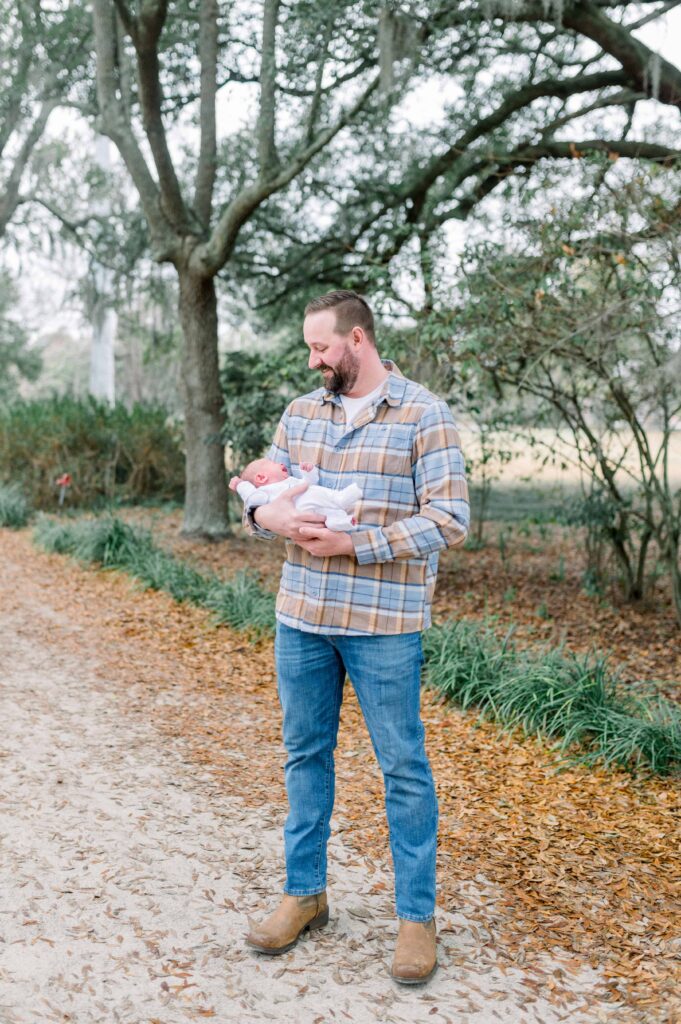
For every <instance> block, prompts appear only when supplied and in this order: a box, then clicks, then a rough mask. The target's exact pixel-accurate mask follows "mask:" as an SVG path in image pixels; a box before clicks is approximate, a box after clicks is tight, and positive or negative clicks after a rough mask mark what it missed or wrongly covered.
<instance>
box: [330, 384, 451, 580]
mask: <svg viewBox="0 0 681 1024" xmlns="http://www.w3.org/2000/svg"><path fill="white" fill-rule="evenodd" d="M412 467H413V475H414V487H415V490H416V498H417V501H418V504H419V512H418V514H417V515H415V516H409V517H407V518H406V519H399V520H398V521H397V522H395V523H391V524H390V525H389V526H374V527H369V528H368V529H366V530H357V531H355V532H353V533H351V534H349V536H350V539H351V540H352V543H353V546H354V550H355V557H356V559H357V561H358V562H359V563H360V564H365V563H368V562H391V561H393V560H395V559H398V558H424V557H426V556H427V555H429V554H430V553H431V552H432V551H438V550H440V549H442V548H448V547H454V546H455V545H457V544H463V542H464V541H465V539H466V537H467V535H468V526H469V522H470V508H469V504H468V486H467V484H466V469H465V463H464V459H463V454H462V452H461V440H460V438H459V432H458V430H457V429H456V424H455V423H454V419H453V417H452V414H451V412H450V410H449V407H448V406H447V404H446V403H445V402H442V401H440V402H436V403H433V405H430V406H428V408H427V409H426V410H425V411H424V412H423V414H422V416H421V419H420V420H419V422H418V424H417V427H416V435H415V438H414V446H413V450H412Z"/></svg>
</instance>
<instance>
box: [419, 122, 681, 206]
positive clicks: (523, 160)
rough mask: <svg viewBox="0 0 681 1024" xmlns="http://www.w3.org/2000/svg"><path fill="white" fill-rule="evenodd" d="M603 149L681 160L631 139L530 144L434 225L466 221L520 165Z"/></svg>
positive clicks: (678, 153) (502, 160)
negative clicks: (473, 210) (480, 203)
mask: <svg viewBox="0 0 681 1024" xmlns="http://www.w3.org/2000/svg"><path fill="white" fill-rule="evenodd" d="M590 152H591V153H593V152H601V153H608V154H613V156H614V157H615V158H616V157H620V156H624V157H631V158H632V159H637V160H652V161H654V162H655V163H661V164H666V165H672V164H676V163H678V162H679V161H681V150H677V149H669V148H668V147H667V146H661V145H658V144H657V143H654V142H628V141H623V140H622V139H618V140H613V141H607V140H605V139H587V140H585V141H583V142H544V143H542V144H541V145H539V146H527V147H523V148H522V149H519V150H517V151H516V152H515V153H513V154H512V155H510V156H508V157H503V156H500V157H498V158H497V160H498V167H497V169H496V170H495V171H493V172H492V173H491V174H488V175H487V177H485V178H484V179H483V181H481V182H480V183H479V184H478V185H477V186H476V188H475V189H474V191H473V192H472V194H471V195H470V196H468V197H467V198H466V199H463V200H462V201H461V202H460V203H459V204H458V205H457V206H456V207H455V208H454V209H451V210H449V211H448V212H447V213H444V214H441V215H440V216H436V217H434V218H433V223H434V224H443V223H444V222H445V221H446V220H451V219H457V220H465V219H466V218H467V217H468V215H469V213H470V211H471V210H472V209H473V207H475V206H477V205H478V203H479V202H480V201H481V200H482V199H484V198H485V196H488V195H489V194H490V192H492V191H493V190H494V189H495V188H496V187H497V185H500V184H501V183H502V181H505V180H506V178H508V177H509V175H510V174H513V173H514V172H515V171H516V170H517V169H518V168H519V167H524V168H527V167H531V166H532V165H533V164H535V163H537V162H538V161H539V160H546V159H554V160H566V159H567V160H574V159H578V158H579V157H581V156H582V155H583V154H584V153H590Z"/></svg>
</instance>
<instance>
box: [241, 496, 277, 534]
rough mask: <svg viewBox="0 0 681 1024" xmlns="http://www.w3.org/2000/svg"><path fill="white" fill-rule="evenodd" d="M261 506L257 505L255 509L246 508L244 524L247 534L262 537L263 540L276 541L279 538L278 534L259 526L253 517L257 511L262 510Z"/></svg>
mask: <svg viewBox="0 0 681 1024" xmlns="http://www.w3.org/2000/svg"><path fill="white" fill-rule="evenodd" d="M261 507H262V506H261V505H256V506H255V508H245V509H244V515H243V520H242V524H243V527H244V529H245V530H246V533H249V534H250V535H251V537H261V538H262V539H263V540H274V538H275V537H276V536H277V534H276V533H272V531H271V530H265V529H263V527H262V526H258V524H257V523H256V521H255V519H254V518H253V515H254V513H255V511H256V509H258V508H261Z"/></svg>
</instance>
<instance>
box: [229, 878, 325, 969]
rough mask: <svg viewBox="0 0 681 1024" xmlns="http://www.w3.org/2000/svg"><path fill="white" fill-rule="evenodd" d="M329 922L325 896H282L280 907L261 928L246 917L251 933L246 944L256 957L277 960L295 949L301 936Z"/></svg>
mask: <svg viewBox="0 0 681 1024" xmlns="http://www.w3.org/2000/svg"><path fill="white" fill-rule="evenodd" d="M328 920H329V905H328V903H327V901H326V893H325V892H318V893H316V894H315V895H314V896H289V895H288V894H285V895H284V896H283V898H282V901H281V903H280V904H279V906H278V907H277V909H276V910H275V911H274V913H273V914H270V916H269V917H267V918H265V920H264V921H263V922H262V924H258V923H257V922H256V921H253V920H252V918H250V917H249V919H248V923H249V925H250V929H251V930H250V931H249V933H248V935H247V936H246V944H247V945H248V946H250V947H251V948H252V949H257V950H258V952H259V953H269V954H270V955H272V956H276V955H278V954H279V953H285V952H286V950H287V949H291V947H292V946H295V944H296V942H297V941H298V939H299V937H300V935H301V934H302V933H303V932H304V931H305V929H306V928H309V929H310V931H312V930H313V929H314V928H322V927H323V926H324V925H325V924H327V922H328Z"/></svg>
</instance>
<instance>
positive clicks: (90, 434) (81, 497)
mask: <svg viewBox="0 0 681 1024" xmlns="http://www.w3.org/2000/svg"><path fill="white" fill-rule="evenodd" d="M65 472H67V473H69V474H70V476H71V478H72V481H73V483H72V485H71V486H70V488H69V491H68V494H67V498H66V502H67V505H68V506H69V507H83V506H86V507H88V506H90V507H91V506H95V507H96V506H97V505H100V506H101V505H102V504H106V503H111V502H114V501H118V502H134V501H144V500H148V499H151V498H154V499H160V500H164V499H174V500H180V499H181V498H182V494H183V486H184V456H183V454H182V449H181V447H180V440H179V437H178V434H177V431H176V429H175V428H174V427H172V426H169V424H168V422H167V417H166V414H165V412H164V410H163V409H162V408H160V407H159V406H143V405H136V406H134V407H133V409H132V410H127V409H125V408H124V407H123V406H116V407H115V408H113V409H112V408H110V407H109V406H107V405H105V404H103V403H100V402H97V401H96V400H95V399H93V398H88V399H85V400H76V399H74V398H68V397H62V398H57V397H55V398H51V399H41V400H35V401H19V402H15V403H13V404H12V405H11V406H9V407H7V408H6V409H4V410H2V411H0V483H1V482H7V483H9V482H16V483H17V484H19V485H20V486H21V488H22V490H23V492H24V493H25V494H26V495H28V496H29V497H30V500H31V502H32V504H33V505H34V506H35V508H37V509H50V508H54V507H55V505H56V502H57V488H56V486H55V480H56V478H57V477H58V476H60V475H61V474H62V473H65Z"/></svg>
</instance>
